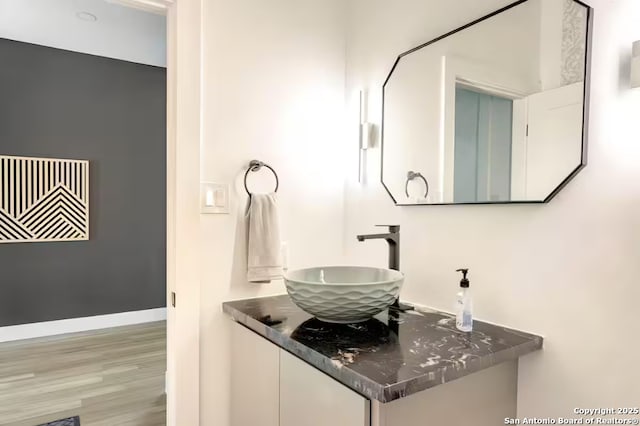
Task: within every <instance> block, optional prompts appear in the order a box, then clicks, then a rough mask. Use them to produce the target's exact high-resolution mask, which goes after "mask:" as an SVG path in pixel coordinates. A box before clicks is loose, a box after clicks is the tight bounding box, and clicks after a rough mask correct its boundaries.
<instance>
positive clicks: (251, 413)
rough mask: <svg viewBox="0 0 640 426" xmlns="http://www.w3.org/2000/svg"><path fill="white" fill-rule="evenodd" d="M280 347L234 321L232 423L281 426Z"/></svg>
mask: <svg viewBox="0 0 640 426" xmlns="http://www.w3.org/2000/svg"><path fill="white" fill-rule="evenodd" d="M279 352H280V349H279V348H278V347H277V346H276V345H274V344H273V343H271V342H269V341H268V340H266V339H264V338H263V337H261V336H259V335H257V334H256V333H254V332H253V331H251V330H248V329H247V328H245V327H244V326H242V325H240V324H238V323H236V322H233V323H232V324H231V426H250V425H260V426H278V417H279V414H278V408H279V402H278V400H279V393H278V388H279V383H278V382H279V370H280V369H279V363H280V353H279Z"/></svg>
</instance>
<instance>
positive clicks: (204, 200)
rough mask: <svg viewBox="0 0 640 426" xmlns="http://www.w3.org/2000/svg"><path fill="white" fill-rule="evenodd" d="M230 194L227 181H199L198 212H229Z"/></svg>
mask: <svg viewBox="0 0 640 426" xmlns="http://www.w3.org/2000/svg"><path fill="white" fill-rule="evenodd" d="M230 195H231V193H230V190H229V184H228V183H213V182H202V183H200V213H202V214H229V204H230V200H229V197H230Z"/></svg>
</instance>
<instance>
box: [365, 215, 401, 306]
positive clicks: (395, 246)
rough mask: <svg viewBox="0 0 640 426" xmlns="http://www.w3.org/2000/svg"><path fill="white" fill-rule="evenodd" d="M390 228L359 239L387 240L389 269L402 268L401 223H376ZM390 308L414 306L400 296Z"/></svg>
mask: <svg viewBox="0 0 640 426" xmlns="http://www.w3.org/2000/svg"><path fill="white" fill-rule="evenodd" d="M376 226H384V227H388V228H389V232H387V233H385V234H369V235H357V236H356V238H357V239H358V241H365V240H376V239H379V240H385V241H386V242H387V244H388V245H389V269H395V270H396V271H399V270H400V225H376ZM389 309H395V310H398V311H402V312H404V311H408V310H411V309H413V306H409V305H405V304H401V303H400V300H399V298H396V300H395V301H394V302H393V305H391V307H390V308H389Z"/></svg>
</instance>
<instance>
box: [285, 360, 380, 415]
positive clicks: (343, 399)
mask: <svg viewBox="0 0 640 426" xmlns="http://www.w3.org/2000/svg"><path fill="white" fill-rule="evenodd" d="M301 425H305V426H335V425H353V426H369V400H368V399H366V398H364V397H362V396H361V395H359V394H357V393H355V392H354V391H352V390H351V389H349V388H347V387H346V386H344V385H342V384H340V383H338V382H337V381H335V380H334V379H332V378H331V377H329V376H327V375H326V374H324V373H323V372H321V371H320V370H317V369H316V368H314V367H312V366H310V365H308V364H307V363H305V362H304V361H302V360H300V359H298V358H296V357H295V356H293V355H291V354H290V353H288V352H286V351H283V350H282V349H281V350H280V426H301Z"/></svg>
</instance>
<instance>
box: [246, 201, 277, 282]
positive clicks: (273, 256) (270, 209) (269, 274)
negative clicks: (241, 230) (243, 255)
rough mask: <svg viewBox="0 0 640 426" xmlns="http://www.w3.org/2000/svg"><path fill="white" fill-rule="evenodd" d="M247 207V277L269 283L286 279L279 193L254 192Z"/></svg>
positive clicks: (252, 280)
mask: <svg viewBox="0 0 640 426" xmlns="http://www.w3.org/2000/svg"><path fill="white" fill-rule="evenodd" d="M249 203H250V204H249V208H248V209H247V220H248V234H249V235H248V236H249V241H248V244H247V279H248V280H249V282H254V283H268V282H271V280H277V279H281V278H282V274H283V271H282V251H281V242H280V221H279V218H278V206H277V205H276V194H253V195H251V199H250V200H249Z"/></svg>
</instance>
